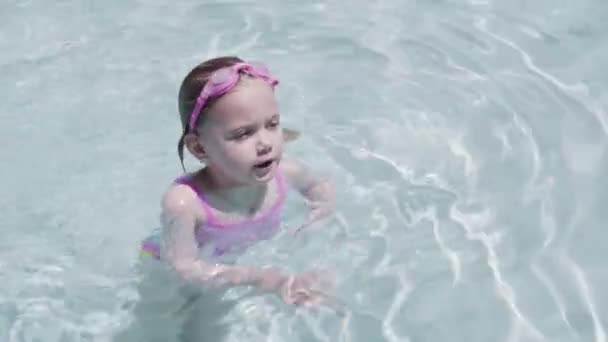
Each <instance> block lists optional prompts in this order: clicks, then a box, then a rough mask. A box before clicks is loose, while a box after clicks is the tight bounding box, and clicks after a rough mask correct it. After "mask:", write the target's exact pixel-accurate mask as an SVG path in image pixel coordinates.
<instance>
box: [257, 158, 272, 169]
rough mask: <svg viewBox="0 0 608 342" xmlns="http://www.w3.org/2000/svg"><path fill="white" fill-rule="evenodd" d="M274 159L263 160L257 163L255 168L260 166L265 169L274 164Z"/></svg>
mask: <svg viewBox="0 0 608 342" xmlns="http://www.w3.org/2000/svg"><path fill="white" fill-rule="evenodd" d="M272 162H273V160H272V159H270V160H267V161H265V162H261V163H257V164H255V165H254V167H255V168H259V169H265V168H267V167H269V166H270V165H272Z"/></svg>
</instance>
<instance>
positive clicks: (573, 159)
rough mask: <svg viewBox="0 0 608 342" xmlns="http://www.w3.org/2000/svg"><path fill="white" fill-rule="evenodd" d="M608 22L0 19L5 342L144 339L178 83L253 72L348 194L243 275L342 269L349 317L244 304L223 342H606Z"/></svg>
mask: <svg viewBox="0 0 608 342" xmlns="http://www.w3.org/2000/svg"><path fill="white" fill-rule="evenodd" d="M607 17H608V2H606V1H602V0H581V1H570V0H568V1H566V0H553V1H548V0H537V1H511V0H509V1H507V0H469V1H464V0H426V1H425V0H418V1H414V0H393V1H360V0H356V1H350V2H348V3H347V2H345V1H327V0H322V1H316V2H308V3H306V2H302V1H278V0H271V1H264V2H253V1H221V2H211V1H176V2H174V3H172V4H170V3H169V2H168V1H158V0H140V1H105V2H100V1H97V2H93V1H70V0H62V1H40V0H30V1H27V0H22V1H14V0H5V1H3V2H2V3H0V51H2V52H1V53H0V74H1V75H2V76H1V77H0V90H1V91H2V94H3V101H1V102H0V132H1V134H0V139H1V140H0V142H1V144H0V160H1V161H2V169H3V171H2V178H1V180H0V188H1V189H2V196H1V197H0V205H1V207H2V209H3V210H2V215H1V216H0V233H1V236H2V238H1V239H0V284H1V285H0V341H10V342H21V341H28V342H29V341H31V342H34V341H51V342H54V341H70V342H71V341H112V340H120V339H119V338H118V337H116V338H114V337H113V336H121V335H118V334H119V332H121V331H124V330H125V329H127V330H129V329H133V327H134V326H135V325H134V322H136V321H137V319H138V316H137V315H136V314H135V313H134V306H135V305H136V303H138V301H140V300H141V296H140V294H139V292H138V286H139V285H138V284H140V281H141V275H139V274H138V273H136V272H135V271H134V265H135V263H136V261H137V249H136V248H137V245H138V243H139V241H140V240H141V239H142V238H143V237H144V236H145V235H146V234H147V233H148V232H149V231H150V230H151V229H153V228H154V227H156V226H157V225H158V207H159V206H158V199H159V197H160V195H161V193H162V191H163V190H164V189H165V186H166V185H167V184H168V182H170V181H171V180H172V179H173V178H174V177H175V176H177V175H178V174H179V171H180V167H179V163H178V160H177V156H176V154H175V143H176V141H177V138H178V134H179V123H178V119H177V114H176V92H177V88H178V86H179V82H180V81H181V78H182V77H183V75H185V73H186V72H187V71H188V70H189V68H190V67H191V66H193V65H195V64H196V63H198V62H200V61H201V60H203V59H205V58H207V57H210V56H215V55H218V54H238V55H239V56H241V57H244V58H247V59H256V60H262V61H265V62H266V63H267V64H268V65H269V66H270V67H271V69H272V70H273V71H274V73H275V74H277V75H278V76H279V77H280V78H281V82H282V83H281V85H280V87H279V90H278V96H279V100H280V103H281V107H282V110H283V115H284V119H283V120H284V122H285V123H286V124H287V125H288V126H290V127H294V128H298V129H300V130H302V131H303V136H302V138H301V139H300V140H298V141H297V142H295V143H294V144H292V145H290V146H289V150H288V151H289V153H290V154H293V155H298V156H300V157H301V158H302V159H304V160H307V161H311V162H314V163H315V165H316V166H317V167H318V168H320V169H324V170H328V171H331V172H333V173H334V174H335V175H336V178H337V180H338V186H339V207H338V215H337V218H336V219H335V220H332V221H328V222H326V223H324V224H322V225H320V226H319V227H317V229H316V230H315V231H314V232H310V233H307V234H306V235H304V236H303V237H301V238H300V239H296V240H294V239H291V238H289V236H287V235H280V236H278V237H277V238H276V239H275V240H272V241H268V242H266V243H264V244H262V245H260V246H259V248H256V249H253V250H252V251H251V252H250V253H249V254H248V255H246V256H244V258H245V259H246V260H249V261H251V260H255V261H259V262H267V261H271V260H272V261H273V262H276V263H278V264H281V265H282V266H284V267H290V268H293V269H300V268H302V269H303V268H306V267H307V266H312V265H319V266H327V267H334V268H336V269H337V270H338V272H337V273H338V280H339V282H338V290H339V295H340V299H341V300H342V301H343V302H344V303H345V305H346V307H347V310H346V315H345V316H343V317H337V316H336V315H333V314H332V313H331V312H326V311H323V310H321V311H311V310H294V309H293V308H289V307H285V306H283V305H280V303H278V302H277V301H276V300H274V299H273V298H272V297H259V296H258V297H256V296H254V297H246V298H243V299H242V300H240V301H239V302H238V304H236V305H232V306H230V307H229V308H228V309H227V312H225V313H222V315H224V314H225V317H226V320H227V322H229V324H227V327H228V328H226V331H225V332H224V334H222V335H221V336H220V335H218V336H220V337H218V336H214V337H213V341H218V340H224V341H344V342H355V341H365V342H368V341H411V342H419V341H433V342H436V341H467V342H473V341H508V342H511V341H513V342H514V341H551V342H555V341H594V342H605V341H606V340H607V337H606V334H607V332H606V329H607V327H608V318H607V317H608V295H607V292H606V291H605V289H606V287H607V286H608V267H607V266H606V258H607V257H608V253H607V252H606V248H605V246H604V244H605V243H606V241H608V233H606V230H605V228H606V222H607V220H608V211H606V209H605V203H606V201H607V200H608V185H607V183H606V181H605V180H604V178H603V177H604V176H605V175H606V171H607V170H608V155H607V153H606V147H607V139H606V134H607V132H608V114H607V112H606V107H607V105H608V91H607V87H608V73H607V70H608V64H607V63H608V62H607V61H608V22H607V21H606V20H605V18H607ZM190 166H191V167H192V166H193V164H192V163H190ZM294 208H296V207H295V206H294ZM292 212H296V213H298V210H296V209H294V210H292ZM301 215H303V214H301ZM292 216H293V219H292V220H288V221H289V222H287V224H289V223H290V222H292V223H293V222H298V220H300V219H301V217H299V216H298V215H297V214H294V215H292ZM232 295H233V296H236V295H237V294H232ZM211 314H212V315H215V314H217V316H219V315H220V313H219V312H214V313H211ZM140 318H141V317H139V319H140ZM191 319H192V320H193V325H198V323H199V322H197V321H196V320H197V319H200V320H201V321H200V323H201V324H202V323H204V322H203V320H204V315H202V316H200V317H197V316H196V315H194V316H193V317H192V318H191ZM166 323H167V326H166V327H159V328H161V329H164V330H170V329H172V328H171V327H172V325H171V323H172V322H171V317H169V318H168V319H167V322H166ZM129 327H131V328H129ZM206 339H207V340H209V339H211V337H209V336H208V337H207V338H206ZM206 339H205V338H203V339H199V341H204V340H206ZM126 341H128V342H132V341H134V340H129V339H126ZM148 341H149V340H148Z"/></svg>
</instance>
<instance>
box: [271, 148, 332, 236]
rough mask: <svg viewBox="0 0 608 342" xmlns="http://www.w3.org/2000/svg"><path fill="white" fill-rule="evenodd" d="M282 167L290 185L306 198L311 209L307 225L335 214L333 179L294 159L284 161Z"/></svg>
mask: <svg viewBox="0 0 608 342" xmlns="http://www.w3.org/2000/svg"><path fill="white" fill-rule="evenodd" d="M281 167H282V170H283V173H284V174H285V177H286V179H287V181H288V182H289V184H290V185H291V186H293V187H294V188H295V189H297V190H298V191H299V192H300V193H301V194H302V196H304V198H305V199H306V200H307V202H308V205H309V206H310V208H311V213H310V216H309V219H308V222H307V223H305V225H308V224H310V223H312V222H314V221H316V220H319V219H321V218H324V217H326V216H329V215H331V214H332V213H333V211H334V209H335V202H336V191H335V185H334V182H333V179H332V178H331V177H327V176H322V175H320V174H318V173H315V172H313V171H312V170H311V169H310V168H309V167H308V166H306V165H305V164H303V163H301V162H299V161H296V160H293V159H283V160H282V161H281Z"/></svg>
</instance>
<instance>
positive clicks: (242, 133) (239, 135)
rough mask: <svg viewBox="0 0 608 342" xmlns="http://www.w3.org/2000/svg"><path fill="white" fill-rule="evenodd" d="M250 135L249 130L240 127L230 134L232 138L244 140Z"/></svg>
mask: <svg viewBox="0 0 608 342" xmlns="http://www.w3.org/2000/svg"><path fill="white" fill-rule="evenodd" d="M250 135H251V130H248V129H242V130H238V131H236V132H234V134H233V135H232V139H234V140H244V139H247V138H248V137H249V136H250Z"/></svg>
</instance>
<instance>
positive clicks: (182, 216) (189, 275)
mask: <svg viewBox="0 0 608 342" xmlns="http://www.w3.org/2000/svg"><path fill="white" fill-rule="evenodd" d="M197 206H200V203H199V202H198V199H197V197H196V195H195V194H194V193H193V192H192V190H190V189H189V188H187V187H186V186H183V185H174V186H172V187H171V188H170V189H169V190H168V191H167V193H166V194H165V196H164V198H163V201H162V214H161V221H162V225H163V234H162V237H163V239H162V244H163V248H161V250H162V251H163V258H164V259H165V260H166V261H167V262H168V264H169V265H170V266H171V268H172V269H173V270H174V271H176V272H177V274H178V275H179V276H180V278H182V279H183V280H185V281H188V282H193V283H198V284H201V285H205V286H237V285H254V286H256V287H259V288H262V289H265V290H278V289H279V288H280V287H281V286H282V284H283V282H284V281H285V279H286V277H285V276H284V275H282V274H281V273H279V272H278V271H277V270H274V269H259V268H254V267H250V266H240V265H226V264H215V263H208V262H205V261H204V260H202V259H201V258H200V256H199V251H198V249H199V247H198V244H197V242H196V237H195V228H196V225H197V224H200V221H201V218H200V217H197V214H196V213H197V212H200V210H199V208H198V207H197ZM198 216H200V215H198Z"/></svg>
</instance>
